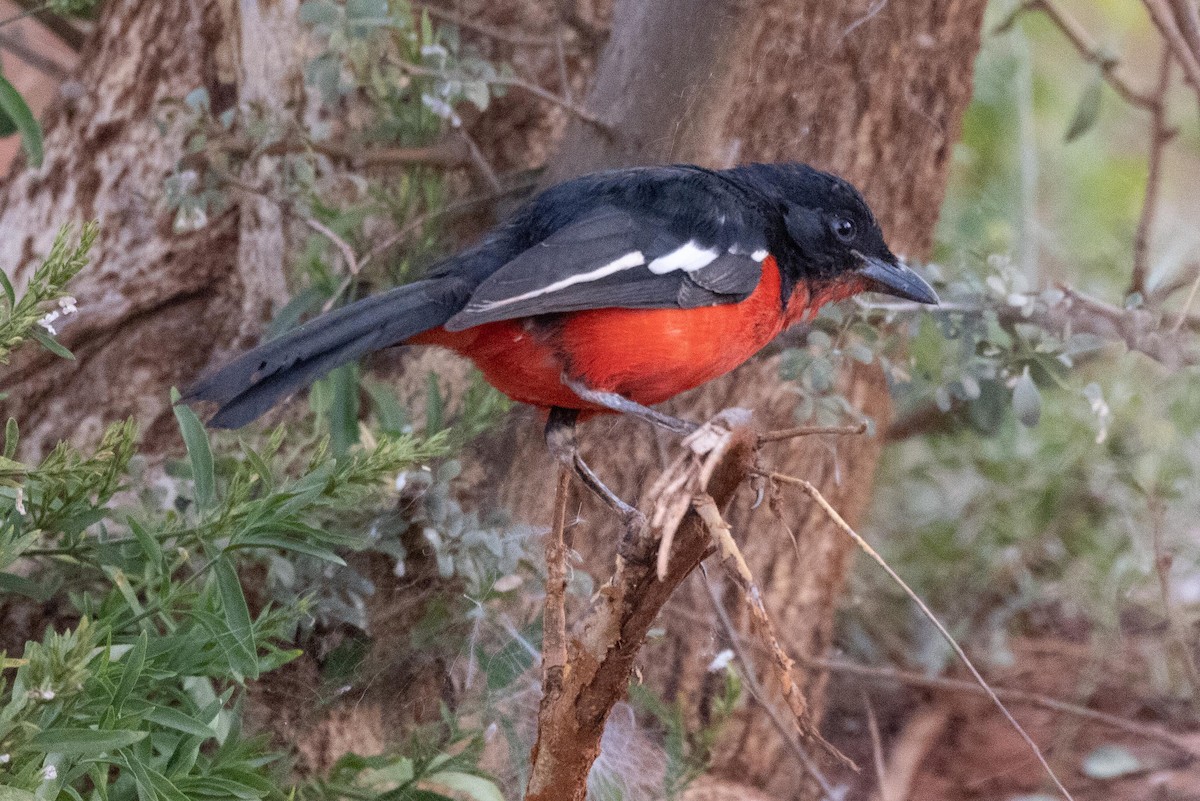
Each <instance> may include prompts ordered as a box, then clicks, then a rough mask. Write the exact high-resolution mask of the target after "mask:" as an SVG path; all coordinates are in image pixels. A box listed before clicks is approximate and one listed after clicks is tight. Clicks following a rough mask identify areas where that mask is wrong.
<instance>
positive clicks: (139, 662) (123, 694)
mask: <svg viewBox="0 0 1200 801" xmlns="http://www.w3.org/2000/svg"><path fill="white" fill-rule="evenodd" d="M148 643H149V639H148V636H147V634H146V632H144V631H143V632H142V633H141V635H140V636H139V637H138V638H137V642H135V643H134V644H133V648H132V649H131V650H130V651H129V653H128V654H126V655H125V659H123V660H122V663H123V664H124V670H122V671H121V683H120V684H118V685H117V689H116V691H115V692H114V693H113V700H112V705H113V708H114V709H115V710H116V711H117V714H120V713H121V706H122V705H123V704H124V703H125V699H127V698H129V694H130V693H131V692H133V688H134V687H135V686H136V685H137V681H138V679H140V678H141V677H142V668H143V667H145V666H146V647H147V645H148Z"/></svg>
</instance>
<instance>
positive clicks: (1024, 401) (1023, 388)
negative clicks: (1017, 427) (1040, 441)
mask: <svg viewBox="0 0 1200 801" xmlns="http://www.w3.org/2000/svg"><path fill="white" fill-rule="evenodd" d="M1013 412H1015V413H1016V415H1017V419H1018V420H1020V421H1021V422H1022V423H1024V424H1025V425H1026V426H1029V427H1030V428H1033V427H1034V426H1036V425H1037V424H1038V420H1039V419H1040V418H1041V416H1042V394H1041V393H1040V392H1038V388H1037V384H1035V383H1033V378H1031V377H1030V375H1029V368H1028V367H1026V368H1025V372H1023V373H1021V377H1020V378H1018V379H1017V384H1016V386H1014V387H1013Z"/></svg>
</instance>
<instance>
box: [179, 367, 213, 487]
mask: <svg viewBox="0 0 1200 801" xmlns="http://www.w3.org/2000/svg"><path fill="white" fill-rule="evenodd" d="M171 403H172V404H174V407H175V419H176V421H178V423H179V432H180V433H181V434H182V435H183V444H184V445H185V446H186V447H187V452H188V458H189V459H191V462H192V480H193V481H194V482H196V503H197V504H198V505H199V506H200V508H202V509H208V508H210V507H211V506H212V505H213V503H214V502H215V501H216V476H215V474H214V472H213V456H212V450H211V449H210V448H209V446H208V432H206V431H205V430H204V424H203V423H201V422H200V418H199V417H197V416H196V413H195V412H193V411H192V409H191V407H190V406H187V405H185V404H182V403H180V402H179V390H177V389H174V388H172V389H171Z"/></svg>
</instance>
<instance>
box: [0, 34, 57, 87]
mask: <svg viewBox="0 0 1200 801" xmlns="http://www.w3.org/2000/svg"><path fill="white" fill-rule="evenodd" d="M0 50H7V51H8V52H10V53H12V54H13V55H14V56H16V57H17V58H19V59H21V60H22V61H24V62H25V63H26V64H28V65H29V66H31V67H33V68H34V69H35V70H37V71H38V72H41V73H42V74H43V75H47V76H49V77H51V78H53V79H54V80H56V81H62V80H65V79H66V77H67V76H68V75H69V74H70V73H69V72H68V71H67V69H66V67H64V66H63V65H62V64H59V63H58V62H57V61H55V60H54V59H52V58H49V57H48V56H44V55H42V54H41V53H39V52H38V51H37V50H34V49H33V48H32V47H30V46H29V45H27V44H25V43H24V42H22V41H21V40H20V39H19V38H18V37H16V36H9V35H8V34H7V33H0Z"/></svg>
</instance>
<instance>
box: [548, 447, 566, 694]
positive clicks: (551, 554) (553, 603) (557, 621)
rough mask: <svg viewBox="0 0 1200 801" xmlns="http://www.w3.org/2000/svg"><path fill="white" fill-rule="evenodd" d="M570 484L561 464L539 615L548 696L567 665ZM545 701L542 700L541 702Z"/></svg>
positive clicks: (564, 467)
mask: <svg viewBox="0 0 1200 801" xmlns="http://www.w3.org/2000/svg"><path fill="white" fill-rule="evenodd" d="M570 487H571V468H570V466H569V465H560V466H559V469H558V486H557V488H556V489H555V491H554V523H553V525H552V526H551V528H550V533H549V534H548V535H547V537H546V602H545V610H544V612H543V618H542V691H543V693H544V694H545V695H544V696H543V698H548V697H549V696H550V694H551V692H553V691H554V690H555V689H558V690H561V687H562V679H563V677H562V674H563V671H564V670H565V669H566V666H567V612H566V592H567V547H566V545H565V543H564V542H563V532H564V530H565V529H566V527H567V495H568V490H569V489H570ZM543 702H544V701H543Z"/></svg>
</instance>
